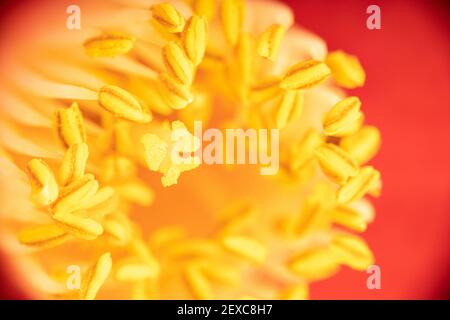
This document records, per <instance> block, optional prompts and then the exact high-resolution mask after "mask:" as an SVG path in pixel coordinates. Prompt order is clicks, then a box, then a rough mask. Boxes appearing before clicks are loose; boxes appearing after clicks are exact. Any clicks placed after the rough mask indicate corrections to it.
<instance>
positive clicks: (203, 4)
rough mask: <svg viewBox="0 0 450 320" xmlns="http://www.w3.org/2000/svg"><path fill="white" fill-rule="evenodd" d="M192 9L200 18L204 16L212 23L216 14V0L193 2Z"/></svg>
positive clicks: (195, 0)
mask: <svg viewBox="0 0 450 320" xmlns="http://www.w3.org/2000/svg"><path fill="white" fill-rule="evenodd" d="M192 9H193V10H194V12H195V13H196V14H197V15H199V16H204V17H205V18H206V19H208V21H211V19H212V18H214V15H215V14H216V0H193V1H192Z"/></svg>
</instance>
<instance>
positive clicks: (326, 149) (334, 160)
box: [314, 143, 359, 184]
mask: <svg viewBox="0 0 450 320" xmlns="http://www.w3.org/2000/svg"><path fill="white" fill-rule="evenodd" d="M314 154H315V155H316V158H317V160H318V161H319V164H320V166H321V168H322V170H323V171H324V173H325V174H326V175H327V176H329V177H330V178H332V179H333V180H335V181H336V182H337V183H339V184H344V183H345V182H347V180H348V178H350V177H353V176H355V175H356V174H358V170H359V167H358V165H357V164H356V163H355V161H353V159H352V158H351V157H350V155H349V154H348V153H347V152H345V151H344V150H342V149H341V148H339V147H338V146H336V145H334V144H332V143H328V144H326V145H323V146H321V147H319V148H317V149H316V150H315V151H314Z"/></svg>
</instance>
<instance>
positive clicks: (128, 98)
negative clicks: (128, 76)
mask: <svg viewBox="0 0 450 320" xmlns="http://www.w3.org/2000/svg"><path fill="white" fill-rule="evenodd" d="M98 102H99V104H100V106H101V107H103V108H104V109H105V110H107V111H109V112H111V113H112V114H113V115H115V116H116V117H119V118H122V119H125V120H129V121H134V122H138V123H147V122H150V121H151V120H152V116H151V114H149V113H147V112H146V111H144V109H143V108H142V106H141V105H140V103H139V102H138V101H137V100H136V98H135V97H133V96H132V95H131V94H130V93H128V92H127V91H125V90H123V89H122V88H119V87H116V86H112V85H106V86H103V87H101V88H100V90H99V92H98Z"/></svg>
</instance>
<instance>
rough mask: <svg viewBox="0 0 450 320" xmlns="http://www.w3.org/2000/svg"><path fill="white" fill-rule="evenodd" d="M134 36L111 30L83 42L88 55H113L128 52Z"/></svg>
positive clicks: (131, 46)
mask: <svg viewBox="0 0 450 320" xmlns="http://www.w3.org/2000/svg"><path fill="white" fill-rule="evenodd" d="M135 40H136V39H135V38H134V37H131V36H128V35H126V34H122V33H118V32H112V33H106V34H103V35H101V36H98V37H93V38H90V39H88V40H87V41H86V42H85V43H84V48H85V49H86V53H87V55H88V56H90V57H115V56H118V55H121V54H125V53H128V52H129V51H130V50H131V49H132V48H133V45H134V42H135Z"/></svg>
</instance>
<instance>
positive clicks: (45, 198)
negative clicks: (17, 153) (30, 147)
mask: <svg viewBox="0 0 450 320" xmlns="http://www.w3.org/2000/svg"><path fill="white" fill-rule="evenodd" d="M27 174H28V178H29V179H30V184H31V199H32V200H33V202H34V203H36V205H38V206H48V205H50V204H52V203H53V202H54V201H55V200H56V199H57V198H58V194H59V189H58V184H57V182H56V179H55V176H54V175H53V172H52V170H51V169H50V167H49V166H48V165H47V163H45V161H44V160H41V159H33V160H31V161H29V162H28V164H27Z"/></svg>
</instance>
